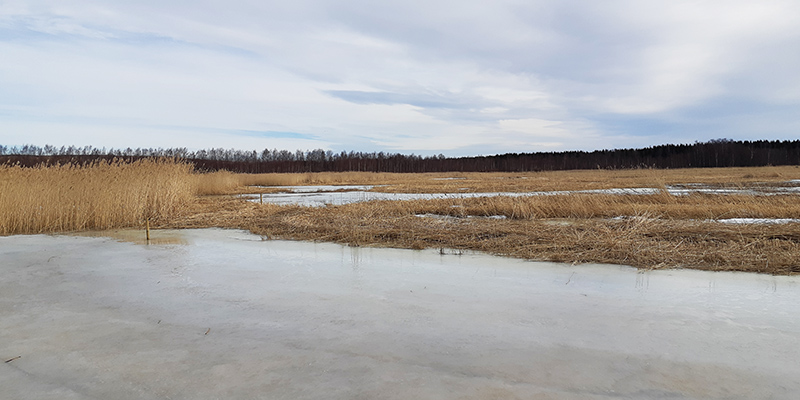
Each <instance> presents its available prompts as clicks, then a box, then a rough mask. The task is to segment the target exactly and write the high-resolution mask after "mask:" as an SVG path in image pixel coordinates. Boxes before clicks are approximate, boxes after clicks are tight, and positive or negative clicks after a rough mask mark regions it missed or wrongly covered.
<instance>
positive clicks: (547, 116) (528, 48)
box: [0, 0, 800, 156]
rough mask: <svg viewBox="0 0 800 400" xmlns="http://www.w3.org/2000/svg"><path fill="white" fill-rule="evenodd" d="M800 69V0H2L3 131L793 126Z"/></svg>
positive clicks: (316, 133)
mask: <svg viewBox="0 0 800 400" xmlns="http://www.w3.org/2000/svg"><path fill="white" fill-rule="evenodd" d="M798 71H800V2H799V1H797V0H788V1H771V0H760V1H754V0H747V1H740V0H724V1H716V0H713V1H704V0H694V1H682V0H669V1H660V0H652V1H642V0H604V1H594V0H587V1H574V0H523V1H511V0H492V1H488V0H480V1H473V0H458V1H443V0H424V1H422V0H402V1H375V0H336V1H332V0H331V1H326V0H320V1H305V0H292V1H286V0H282V1H271V0H253V1H249V0H229V1H225V2H221V1H215V2H211V1H204V0H192V1H184V0H170V1H162V0H159V1H150V0H142V1H130V0H124V1H123V0H104V1H93V0H70V1H68V2H66V1H62V0H58V1H37V0H25V1H16V0H4V1H2V2H0V144H4V145H22V144H35V145H40V146H43V145H45V144H50V145H55V146H62V145H66V146H69V145H77V146H85V145H92V146H95V147H115V148H125V147H132V148H136V147H153V148H155V147H187V148H189V149H190V150H197V149H203V148H212V147H213V148H219V147H222V148H226V149H227V148H234V149H241V150H263V149H265V148H269V149H273V148H277V149H287V150H297V149H301V150H307V149H317V148H321V149H325V150H333V151H335V152H339V151H351V150H354V151H367V152H372V151H384V152H391V153H403V154H411V153H414V154H419V155H432V154H444V155H447V156H472V155H490V154H502V153H519V152H540V151H563V150H597V149H613V148H638V147H647V146H653V145H659V144H666V143H694V142H695V141H707V140H711V139H717V138H728V139H734V140H760V139H768V140H795V139H798V138H800V72H798Z"/></svg>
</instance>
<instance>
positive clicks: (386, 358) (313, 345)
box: [0, 230, 800, 399]
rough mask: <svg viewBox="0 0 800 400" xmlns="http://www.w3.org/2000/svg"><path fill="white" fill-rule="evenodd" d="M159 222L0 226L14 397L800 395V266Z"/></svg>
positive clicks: (1, 345) (3, 326) (0, 327)
mask: <svg viewBox="0 0 800 400" xmlns="http://www.w3.org/2000/svg"><path fill="white" fill-rule="evenodd" d="M155 232H158V233H159V234H161V235H163V237H172V238H176V239H175V240H174V241H171V242H170V243H183V244H162V245H150V246H144V245H138V244H133V243H130V242H122V241H118V240H116V239H110V238H102V237H73V236H47V235H33V236H11V237H0V358H2V361H5V360H10V359H12V358H14V357H16V356H22V357H21V358H19V359H15V360H13V361H10V362H8V363H0V388H2V392H0V393H1V394H0V397H2V398H8V399H22V398H25V399H97V398H114V399H167V398H170V399H216V398H232V399H233V398H262V399H323V398H324V399H354V398H362V399H377V398H380V399H410V398H420V399H424V398H441V399H493V398H496V399H500V398H503V399H505V398H523V399H530V398H541V399H796V398H797V393H800V380H799V379H798V378H797V377H798V376H800V363H798V362H797V360H798V359H799V358H800V347H798V346H797V343H799V342H800V319H798V318H797V304H800V281H799V280H798V278H796V277H780V276H768V275H755V274H746V273H711V272H702V271H689V270H672V271H650V272H637V271H636V270H634V269H632V268H628V267H622V266H612V265H583V266H570V265H559V264H550V263H532V262H524V261H520V260H514V259H506V258H498V257H491V256H487V255H480V254H465V255H461V256H453V255H444V256H442V255H439V254H438V252H436V251H410V250H396V249H372V248H351V247H343V246H339V245H335V244H325V243H307V242H287V241H264V240H262V238H261V237H259V236H255V235H251V234H247V233H243V232H239V231H225V230H192V231H167V232H165V231H154V233H155ZM139 234H140V235H143V233H142V232H139ZM117 237H118V238H120V239H129V238H131V234H126V235H117Z"/></svg>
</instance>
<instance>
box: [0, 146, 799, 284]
mask: <svg viewBox="0 0 800 400" xmlns="http://www.w3.org/2000/svg"><path fill="white" fill-rule="evenodd" d="M442 178H462V179H455V180H453V179H447V180H442ZM799 178H800V169H798V168H795V167H765V168H748V169H735V168H731V169H710V170H676V171H670V170H667V171H656V170H634V171H564V172H546V173H525V174H507V173H496V174H494V173H493V174H472V173H464V174H460V173H452V174H388V173H381V174H375V173H319V174H273V175H242V174H232V173H228V172H217V173H213V174H197V173H194V172H192V170H191V167H190V166H187V165H186V164H182V163H179V162H175V161H168V160H166V161H165V160H161V161H152V160H142V161H137V162H133V163H120V162H112V163H98V164H94V165H91V166H85V167H77V166H73V165H66V166H60V167H47V168H45V167H39V168H20V167H13V166H5V167H0V234H5V235H7V234H15V233H38V232H59V231H74V230H88V229H108V228H117V227H140V226H142V223H143V221H145V220H147V219H148V218H150V219H151V220H152V223H153V224H152V225H153V227H160V228H167V227H169V228H205V227H224V228H237V229H247V230H250V231H252V232H254V233H256V234H260V235H262V236H263V237H264V238H284V239H303V240H319V241H332V242H338V243H345V244H349V245H353V246H392V247H403V248H413V249H422V248H439V249H443V251H445V252H447V251H448V250H447V249H457V250H458V251H460V250H478V251H484V252H488V253H492V254H498V255H507V256H513V257H520V258H525V259H531V260H548V261H562V262H572V263H586V262H601V263H616V264H627V265H632V266H636V267H640V268H681V267H683V268H699V269H709V270H738V271H754V272H764V273H775V274H791V273H798V272H800V261H798V260H799V259H800V223H788V224H774V225H727V224H722V223H718V222H715V221H714V220H716V219H720V218H736V217H755V218H793V219H798V218H800V202H798V201H797V199H798V197H797V195H789V194H776V195H769V196H752V195H741V194H739V195H714V194H693V195H686V196H674V195H670V194H669V193H667V192H666V191H662V192H661V193H657V194H653V195H610V194H589V193H576V194H557V195H545V196H533V197H491V198H452V199H441V200H417V201H394V202H391V201H374V202H367V203H358V204H349V205H343V206H328V207H319V208H306V207H299V206H276V205H271V204H263V205H261V204H256V203H251V202H246V201H244V200H242V199H237V198H232V197H229V196H199V197H198V196H195V195H196V194H223V193H232V192H239V193H241V192H243V191H245V189H243V188H242V187H241V185H243V184H261V185H263V184H271V185H287V184H375V185H379V184H380V185H391V186H387V187H382V188H380V189H381V190H387V191H409V192H411V191H423V192H424V191H429V192H432V191H439V192H441V191H462V189H461V188H464V187H467V188H468V189H467V190H468V191H509V192H515V191H517V192H518V191H545V190H554V189H557V190H582V189H603V188H609V187H658V186H662V185H672V184H678V183H705V184H711V185H715V186H723V187H731V186H733V187H758V186H760V185H762V183H763V184H764V185H772V186H775V185H780V184H782V182H786V181H788V180H792V179H799ZM434 189H436V190H434ZM495 216H503V217H505V218H504V219H494V218H487V217H495ZM619 217H622V218H619Z"/></svg>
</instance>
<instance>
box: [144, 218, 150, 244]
mask: <svg viewBox="0 0 800 400" xmlns="http://www.w3.org/2000/svg"><path fill="white" fill-rule="evenodd" d="M144 231H145V235H147V244H150V218H148V219H147V221H146V222H145V225H144Z"/></svg>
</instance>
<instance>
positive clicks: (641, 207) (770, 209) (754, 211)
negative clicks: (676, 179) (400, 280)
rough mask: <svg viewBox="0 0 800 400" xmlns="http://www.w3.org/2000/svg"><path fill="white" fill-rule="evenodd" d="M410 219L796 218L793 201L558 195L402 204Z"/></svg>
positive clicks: (799, 205) (798, 208)
mask: <svg viewBox="0 0 800 400" xmlns="http://www.w3.org/2000/svg"><path fill="white" fill-rule="evenodd" d="M405 205H406V207H409V208H413V209H414V210H415V211H414V212H415V213H418V214H419V213H422V214H438V215H450V216H456V217H463V216H468V215H471V216H494V215H498V216H505V217H507V218H511V219H544V218H571V219H588V218H613V217H618V216H642V215H646V216H650V217H653V218H660V219H697V220H706V219H722V218H800V202H798V196H796V195H788V194H783V195H771V196H753V195H741V194H732V195H714V194H702V193H695V194H690V195H678V196H676V195H671V194H669V193H667V192H666V191H662V192H661V193H658V194H653V195H615V194H587V193H575V194H563V195H547V196H529V197H506V196H499V197H483V198H462V199H459V198H456V199H440V200H426V201H408V202H405Z"/></svg>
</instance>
